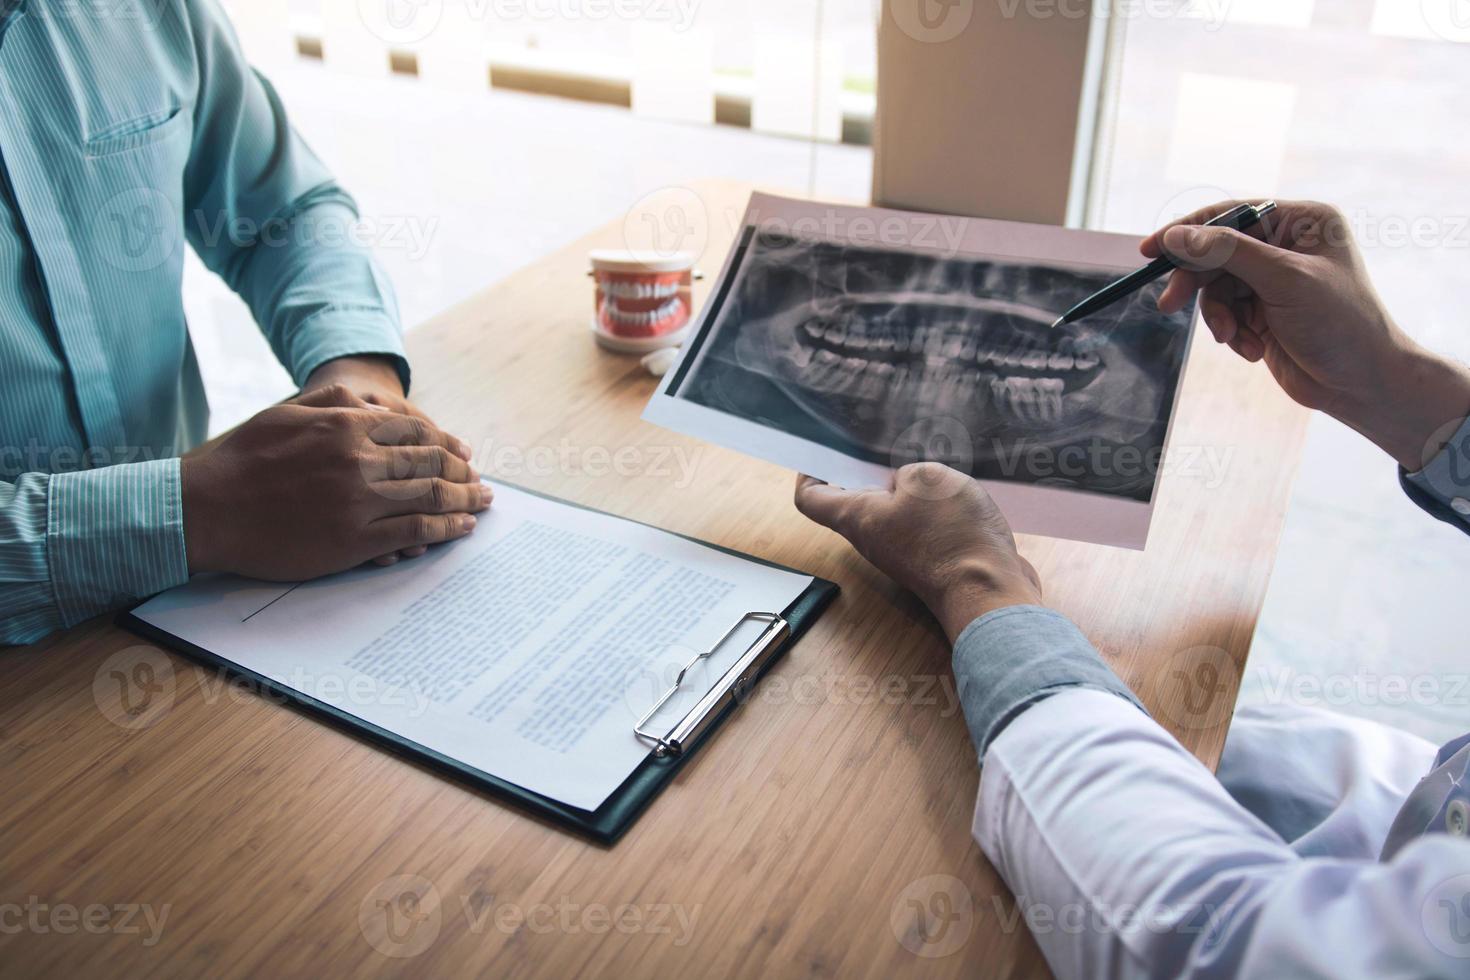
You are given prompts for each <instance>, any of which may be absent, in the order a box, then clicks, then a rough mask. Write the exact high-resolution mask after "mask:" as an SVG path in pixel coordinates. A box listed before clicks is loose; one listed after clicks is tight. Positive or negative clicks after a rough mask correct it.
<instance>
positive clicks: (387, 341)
mask: <svg viewBox="0 0 1470 980" xmlns="http://www.w3.org/2000/svg"><path fill="white" fill-rule="evenodd" d="M367 356H377V357H387V358H390V359H391V360H392V361H393V366H394V367H395V368H397V369H398V380H399V381H400V382H402V384H403V393H404V394H405V395H406V394H408V384H409V380H410V378H409V368H408V358H407V356H405V355H404V353H403V337H402V336H401V335H400V334H399V332H398V325H397V322H396V321H395V320H394V319H393V317H392V316H391V315H390V314H389V313H388V312H387V311H386V310H381V309H372V308H367V307H354V308H341V307H334V308H329V309H325V310H321V311H319V312H317V313H314V314H312V315H311V316H310V317H308V318H307V319H306V320H305V321H303V322H302V324H301V326H300V327H299V328H298V329H297V332H296V334H295V335H294V336H293V338H292V340H291V375H292V378H293V379H294V380H295V382H296V385H297V387H301V386H303V385H305V384H306V379H307V378H309V377H311V373H312V372H313V371H315V370H316V369H317V368H319V367H321V366H322V365H323V364H325V363H327V362H328V361H335V360H337V358H339V357H367Z"/></svg>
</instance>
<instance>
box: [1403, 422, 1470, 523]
mask: <svg viewBox="0 0 1470 980" xmlns="http://www.w3.org/2000/svg"><path fill="white" fill-rule="evenodd" d="M1399 482H1400V483H1401V484H1402V485H1403V488H1404V492H1405V493H1407V494H1408V495H1409V499H1411V500H1413V501H1414V503H1416V504H1418V505H1419V506H1420V507H1422V508H1424V509H1425V510H1426V511H1428V512H1429V513H1430V514H1432V515H1434V516H1435V517H1437V518H1439V519H1440V520H1442V521H1445V522H1446V523H1449V524H1455V525H1458V526H1459V528H1460V529H1461V530H1462V531H1465V532H1466V533H1470V418H1467V419H1466V420H1465V424H1464V425H1462V426H1460V429H1459V431H1458V432H1456V433H1455V434H1454V435H1453V436H1451V437H1450V440H1449V442H1447V443H1445V447H1444V449H1442V450H1440V452H1439V455H1437V456H1435V457H1434V459H1432V460H1430V462H1429V465H1428V466H1426V467H1424V468H1423V469H1422V470H1420V471H1419V472H1417V473H1407V472H1405V471H1404V470H1402V469H1400V470H1399Z"/></svg>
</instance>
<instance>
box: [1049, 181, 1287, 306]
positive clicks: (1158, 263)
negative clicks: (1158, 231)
mask: <svg viewBox="0 0 1470 980" xmlns="http://www.w3.org/2000/svg"><path fill="white" fill-rule="evenodd" d="M1275 210H1276V202H1275V201H1267V202H1265V203H1264V204H1237V205H1235V206H1234V207H1232V208H1230V209H1229V210H1227V211H1225V212H1224V213H1222V214H1219V215H1216V216H1215V217H1213V218H1211V219H1210V220H1209V221H1206V222H1205V225H1206V226H1207V227H1212V228H1227V229H1232V230H1234V231H1237V232H1245V231H1248V230H1250V229H1251V228H1254V227H1255V226H1256V225H1258V224H1260V223H1261V219H1262V218H1264V217H1265V216H1266V215H1268V214H1270V213H1271V212H1272V211H1275ZM1155 255H1156V256H1157V257H1156V258H1154V260H1153V261H1152V262H1150V263H1149V264H1148V265H1146V266H1144V267H1143V268H1142V269H1139V270H1138V271H1137V272H1131V273H1129V274H1128V275H1126V276H1124V277H1123V278H1122V279H1119V280H1117V281H1116V282H1112V283H1109V284H1108V285H1106V286H1104V287H1103V288H1102V289H1100V290H1098V291H1097V292H1096V293H1093V294H1092V295H1091V296H1089V297H1087V298H1086V299H1084V300H1083V301H1082V302H1080V303H1078V304H1077V305H1076V306H1074V307H1072V308H1071V309H1070V310H1068V311H1067V312H1066V313H1063V314H1062V315H1061V316H1059V317H1057V319H1056V322H1055V323H1053V324H1052V328H1053V329H1055V328H1057V327H1060V326H1064V325H1065V324H1068V323H1075V322H1077V321H1078V320H1080V319H1082V318H1083V317H1086V316H1091V315H1092V314H1094V313H1097V312H1100V311H1101V310H1105V309H1107V308H1108V307H1109V306H1112V305H1113V304H1114V303H1118V302H1121V301H1122V300H1125V299H1127V298H1128V297H1129V296H1132V295H1133V294H1134V293H1136V292H1138V291H1139V290H1140V289H1142V288H1144V287H1145V286H1147V285H1148V284H1149V283H1151V282H1154V281H1155V280H1157V279H1161V278H1163V277H1164V276H1166V275H1168V274H1169V273H1171V272H1173V271H1174V270H1175V269H1177V268H1179V266H1178V264H1177V263H1175V261H1174V259H1173V258H1172V257H1170V256H1169V255H1167V254H1161V253H1158V252H1156V253H1155Z"/></svg>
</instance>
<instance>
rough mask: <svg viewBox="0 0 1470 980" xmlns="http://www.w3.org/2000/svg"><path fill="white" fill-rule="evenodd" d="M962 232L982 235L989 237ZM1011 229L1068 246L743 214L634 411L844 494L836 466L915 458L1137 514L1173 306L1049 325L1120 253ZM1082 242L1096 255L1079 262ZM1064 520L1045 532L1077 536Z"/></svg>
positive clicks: (1168, 359) (1177, 365)
mask: <svg viewBox="0 0 1470 980" xmlns="http://www.w3.org/2000/svg"><path fill="white" fill-rule="evenodd" d="M753 207H754V205H753ZM886 213H887V214H898V212H886ZM954 220H956V221H961V220H964V219H954ZM981 224H985V225H987V226H988V227H987V228H986V229H985V230H984V232H983V234H994V232H995V230H996V229H997V228H1002V225H1001V223H993V222H991V223H981ZM1004 227H1009V228H1027V227H1030V226H1014V225H1012V226H1004ZM1029 233H1030V234H1033V235H1043V234H1044V235H1045V236H1047V238H1046V241H1047V242H1048V243H1050V242H1052V241H1056V242H1061V243H1066V242H1071V243H1072V247H1071V252H1070V255H1069V257H1066V258H1062V259H1041V258H1036V259H1033V258H1029V257H1027V258H1000V257H990V256H987V255H985V254H984V253H983V246H984V241H983V240H981V241H976V242H970V241H967V242H966V243H965V244H966V246H967V247H966V249H965V250H964V251H963V252H960V251H957V250H954V249H950V250H947V251H939V250H936V249H932V248H919V247H909V246H898V247H890V246H888V245H880V244H876V243H872V242H863V243H856V244H855V243H852V242H845V241H838V240H834V239H831V238H827V237H822V236H810V235H791V234H771V233H768V232H765V231H762V230H761V229H760V228H759V226H757V225H752V224H749V223H747V225H746V226H745V228H744V230H743V233H742V237H741V240H740V243H739V244H738V245H737V248H736V250H735V252H734V254H733V255H732V258H731V260H730V263H729V264H728V265H727V267H726V269H725V273H724V275H723V276H722V281H721V283H720V284H719V285H717V287H716V291H715V296H714V298H713V299H712V300H711V305H710V308H709V309H708V310H706V311H705V313H704V316H703V318H702V321H701V324H702V327H701V329H700V331H699V333H698V335H697V337H696V339H695V340H694V341H693V342H692V343H691V344H689V345H688V347H687V348H686V350H685V352H684V354H683V357H682V359H681V361H680V364H679V367H678V368H676V369H675V371H674V372H672V374H671V376H670V378H669V379H666V382H665V386H664V388H663V390H662V391H661V392H660V393H659V395H658V396H656V397H655V400H654V403H653V404H652V405H650V411H649V413H648V417H650V418H651V419H652V420H653V421H657V422H662V423H664V424H671V425H672V426H673V427H675V428H679V429H681V430H683V431H686V432H691V433H693V434H697V435H703V436H705V437H706V438H713V439H715V440H716V441H721V442H724V443H725V444H726V445H732V446H734V447H735V448H740V449H743V450H745V451H747V452H751V451H754V452H755V453H756V454H758V455H762V456H764V457H765V458H767V459H772V460H774V461H776V462H780V463H783V464H785V465H788V466H794V467H797V468H802V469H805V470H806V471H807V472H812V473H813V475H816V476H821V477H823V478H826V479H834V480H836V481H837V482H847V485H849V486H851V485H853V483H852V482H849V481H844V480H843V477H844V476H845V475H846V474H848V473H850V472H856V471H857V470H856V468H855V467H854V466H850V465H846V464H840V462H834V460H836V458H837V457H841V458H843V459H846V460H852V461H858V462H857V466H863V465H864V464H866V465H867V468H866V470H864V471H863V472H865V473H871V472H874V471H887V470H888V469H891V468H896V467H898V466H902V465H903V464H904V463H907V462H912V461H914V460H918V459H932V460H938V461H940V462H944V463H947V464H949V465H951V466H954V467H956V468H958V469H962V470H965V471H966V472H969V473H971V474H972V475H974V476H977V477H980V478H981V479H984V480H987V481H993V483H994V485H999V486H1001V487H1004V486H1007V485H1009V486H1013V487H1017V488H1018V489H1017V491H1015V492H1020V489H1019V488H1022V487H1048V488H1056V489H1064V490H1072V491H1083V492H1085V494H1086V495H1087V496H1088V497H1090V498H1093V499H1097V498H1098V495H1101V496H1102V497H1103V498H1107V499H1112V500H1115V501H1118V502H1120V503H1122V502H1124V501H1127V502H1130V503H1134V504H1141V505H1145V506H1147V505H1148V504H1149V503H1150V502H1151V500H1152V497H1153V491H1154V487H1155V482H1156V476H1157V473H1158V470H1159V464H1160V459H1161V456H1162V452H1163V447H1164V442H1165V438H1166V434H1167V431H1168V426H1169V421H1170V417H1171V414H1172V409H1173V405H1174V400H1175V392H1176V389H1177V387H1178V382H1179V378H1180V374H1181V371H1182V367H1183V362H1184V358H1185V353H1186V351H1187V348H1188V343H1189V336H1190V330H1189V327H1190V323H1191V320H1192V315H1193V309H1192V307H1191V308H1190V309H1187V310H1185V311H1182V312H1180V313H1178V314H1175V315H1172V316H1165V315H1163V314H1161V313H1160V312H1159V311H1158V308H1157V305H1156V304H1157V299H1158V296H1159V293H1160V291H1161V290H1162V283H1157V284H1155V285H1154V286H1153V287H1151V288H1149V289H1146V290H1144V291H1142V292H1140V293H1138V294H1136V295H1135V296H1133V297H1132V298H1130V299H1129V300H1126V301H1124V302H1121V303H1119V304H1117V305H1116V306H1114V307H1112V308H1110V309H1108V310H1105V311H1103V312H1101V313H1098V314H1095V315H1094V316H1091V317H1088V318H1086V319H1085V320H1083V321H1081V322H1079V323H1076V324H1072V325H1070V326H1065V327H1059V328H1056V329H1052V328H1051V323H1052V321H1053V320H1055V319H1056V317H1057V316H1058V315H1059V314H1060V313H1061V312H1063V311H1064V310H1066V309H1068V308H1069V307H1071V306H1072V305H1073V304H1074V303H1076V302H1078V301H1080V300H1082V299H1084V298H1086V297H1087V296H1089V295H1091V294H1092V293H1094V292H1096V291H1097V290H1098V289H1100V288H1102V287H1103V286H1105V285H1106V284H1108V283H1109V282H1111V281H1113V280H1114V279H1116V278H1117V276H1118V274H1119V273H1118V267H1119V265H1120V263H1122V262H1127V261H1128V260H1127V259H1126V258H1124V257H1123V256H1124V255H1125V254H1126V252H1124V251H1123V250H1122V248H1121V246H1122V244H1123V242H1122V240H1121V239H1120V238H1119V236H1099V235H1094V234H1091V233H1079V232H1069V231H1064V230H1061V229H1046V230H1045V231H1044V232H1037V231H1035V230H1034V228H1033V229H1032V230H1031V231H1030V232H1029ZM1023 234H1025V233H1023ZM1067 236H1074V237H1071V238H1070V239H1069V238H1067ZM976 237H980V238H983V235H982V234H978V233H977V236H976ZM1098 243H1102V245H1103V246H1104V247H1103V248H1101V250H1100V253H1101V254H1102V257H1103V258H1104V259H1105V260H1106V261H1101V262H1097V263H1093V264H1088V263H1087V262H1086V261H1083V260H1081V259H1080V257H1081V256H1084V255H1090V254H1091V252H1092V251H1093V250H1095V249H1096V247H1097V245H1098ZM971 245H977V246H980V247H977V248H973V249H972V248H970V247H969V246H971ZM1127 248H1128V251H1131V250H1132V244H1131V243H1127ZM1035 250H1037V251H1039V250H1041V249H1040V248H1036V249H1035ZM1007 251H1008V252H1011V253H1012V254H1014V253H1015V251H1016V249H1015V248H1014V247H1012V248H1008V249H1007ZM1058 251H1060V252H1061V253H1062V254H1063V255H1067V254H1068V253H1067V249H1066V248H1061V249H1059V250H1058ZM1026 254H1027V255H1028V256H1029V254H1031V253H1030V252H1028V253H1026ZM1135 254H1136V253H1135ZM678 403H683V405H685V406H698V408H697V409H692V411H695V412H703V410H708V412H703V414H702V415H697V416H696V415H691V414H690V412H691V409H689V408H680V407H679V404H678ZM710 413H718V414H717V415H712V414H710ZM716 419H723V420H724V421H716ZM701 420H702V421H701ZM736 426H744V427H745V432H744V434H743V435H741V434H739V433H738V432H737V430H736V429H735V428H734V427H736ZM757 428H758V429H759V430H761V431H764V432H766V433H767V438H766V439H764V440H763V441H762V440H760V439H757V438H756V437H755V435H754V430H755V429H757ZM731 432H737V434H736V435H735V436H734V437H730V436H729V433H731ZM773 433H774V434H779V436H776V437H774V438H771V437H770V436H771V434H773ZM788 437H790V438H788ZM801 446H805V447H807V448H806V449H805V450H801V449H800V448H799V447H801ZM767 447H771V448H767ZM824 465H825V466H826V470H825V472H826V473H832V474H835V475H824V471H823V469H822V467H823V466H824ZM870 482H875V481H870ZM992 492H995V490H993V491H992ZM999 499H1000V498H999V497H997V500H999ZM1012 499H1015V498H1014V497H1013V498H1012ZM1056 506H1057V505H1056V502H1055V498H1048V499H1047V500H1046V501H1045V502H1044V503H1043V504H1039V505H1038V508H1039V509H1052V510H1054V509H1055V508H1056ZM1099 506H1101V505H1099ZM1114 513H1116V511H1114ZM1142 521H1143V527H1144V529H1145V531H1146V527H1147V521H1148V516H1147V514H1144V516H1143V517H1142ZM1028 523H1033V524H1034V523H1036V522H1028ZM1069 527H1070V528H1071V530H1065V531H1059V532H1057V533H1061V534H1064V535H1066V536H1083V535H1086V534H1088V533H1089V532H1087V531H1085V530H1083V531H1080V532H1079V531H1077V530H1076V528H1077V527H1078V524H1077V522H1075V521H1074V522H1072V523H1071V524H1070V525H1069ZM1042 533H1048V532H1046V531H1043V532H1042ZM1103 537H1106V535H1104V536H1102V537H1094V539H1096V540H1101V539H1102V538H1103ZM1108 543H1114V542H1113V541H1111V540H1109V541H1108ZM1131 546H1135V547H1136V546H1141V541H1138V542H1136V543H1133V544H1132V545H1131Z"/></svg>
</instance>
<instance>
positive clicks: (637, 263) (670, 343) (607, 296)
mask: <svg viewBox="0 0 1470 980" xmlns="http://www.w3.org/2000/svg"><path fill="white" fill-rule="evenodd" d="M590 259H591V262H592V277H593V279H594V280H595V281H596V283H597V309H596V313H595V314H594V315H593V319H592V333H593V335H594V336H595V337H596V338H597V342H598V343H599V344H601V345H602V346H604V347H606V348H608V349H609V350H615V351H619V352H622V353H631V354H646V353H648V352H649V351H654V350H658V349H659V348H662V347H676V346H678V345H679V344H681V343H683V342H684V338H685V336H686V335H687V334H688V333H689V317H690V310H691V308H692V307H691V302H690V291H691V290H690V284H691V281H692V279H693V265H694V258H693V256H691V255H689V254H688V253H685V252H677V253H675V254H673V255H663V254H660V253H657V252H630V251H621V250H614V249H598V250H595V251H593V252H592V253H591V255H590Z"/></svg>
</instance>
